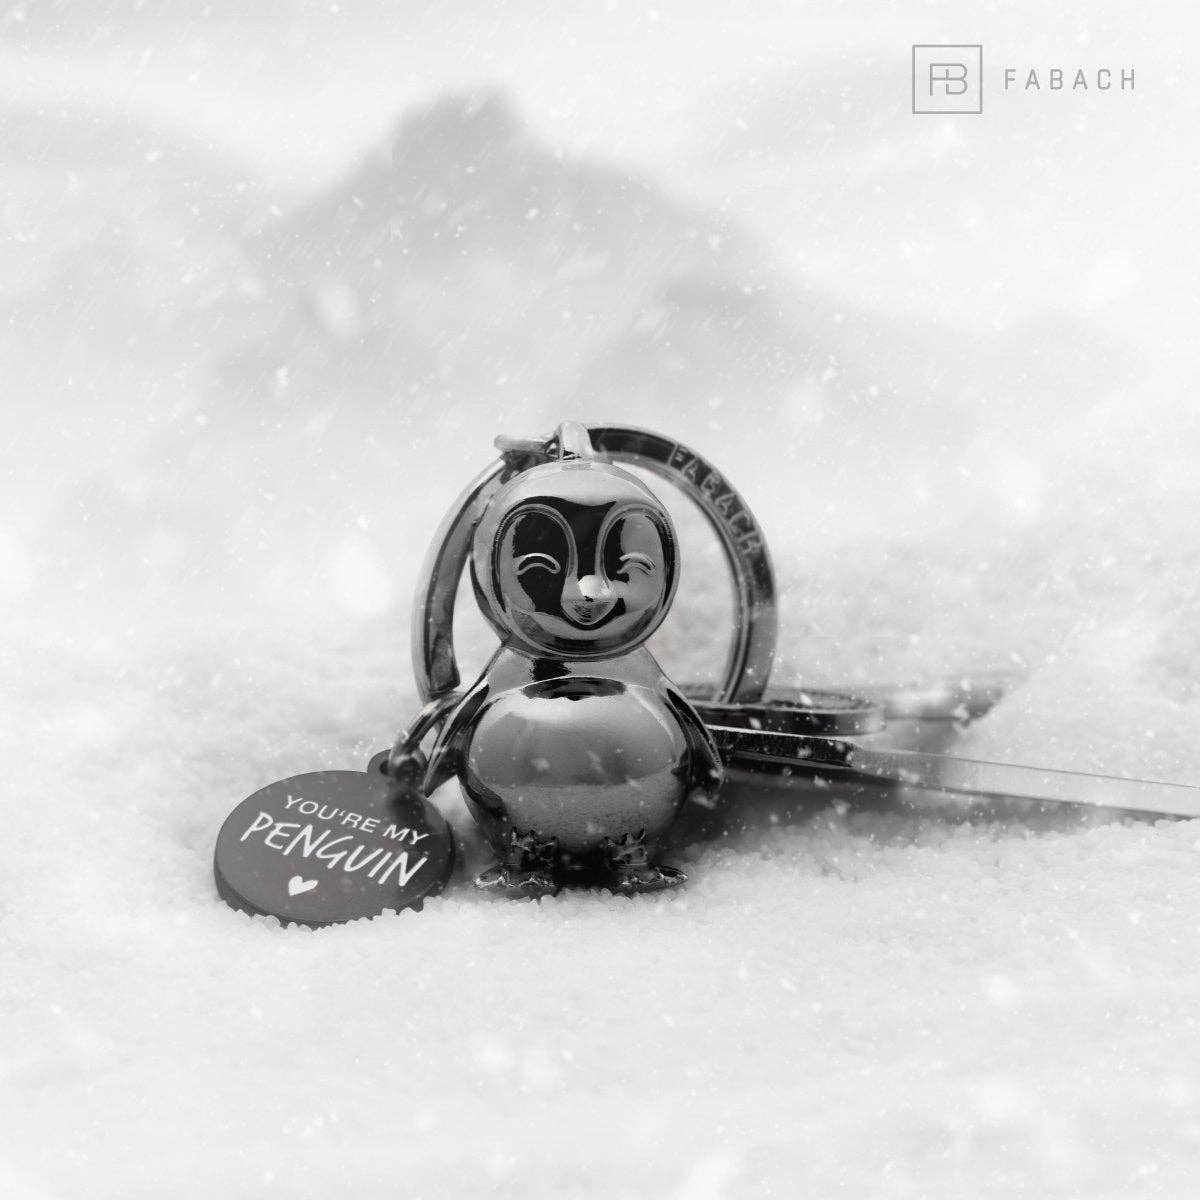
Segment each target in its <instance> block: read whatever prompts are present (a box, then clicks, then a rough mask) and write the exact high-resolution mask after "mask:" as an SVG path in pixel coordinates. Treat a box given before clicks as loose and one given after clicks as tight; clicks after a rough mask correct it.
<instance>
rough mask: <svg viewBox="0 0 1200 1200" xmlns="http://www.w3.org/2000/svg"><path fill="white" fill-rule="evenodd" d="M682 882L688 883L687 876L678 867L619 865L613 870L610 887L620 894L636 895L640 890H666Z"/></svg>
mask: <svg viewBox="0 0 1200 1200" xmlns="http://www.w3.org/2000/svg"><path fill="white" fill-rule="evenodd" d="M682 883H687V876H686V875H685V874H684V873H683V872H682V871H680V870H679V869H678V868H677V867H663V866H650V865H639V866H618V867H616V868H615V869H614V870H613V873H612V877H611V879H610V880H609V887H611V888H612V890H613V892H614V893H615V894H616V895H618V896H636V895H637V894H638V893H639V892H665V891H666V890H667V889H668V888H674V887H679V885H680V884H682Z"/></svg>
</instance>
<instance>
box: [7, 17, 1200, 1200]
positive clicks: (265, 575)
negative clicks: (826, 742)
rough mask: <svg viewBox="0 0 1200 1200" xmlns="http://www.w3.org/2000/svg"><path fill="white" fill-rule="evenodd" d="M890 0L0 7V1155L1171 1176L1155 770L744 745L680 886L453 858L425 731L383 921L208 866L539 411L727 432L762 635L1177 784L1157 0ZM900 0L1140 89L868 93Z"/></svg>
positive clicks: (115, 1164)
mask: <svg viewBox="0 0 1200 1200" xmlns="http://www.w3.org/2000/svg"><path fill="white" fill-rule="evenodd" d="M923 12H924V14H925V15H923V16H922V17H921V18H920V19H914V18H911V17H909V16H905V15H903V14H900V13H897V12H895V11H894V10H887V11H886V12H882V13H881V12H880V10H879V9H878V8H877V7H876V6H869V5H867V4H866V3H865V0H864V2H863V3H858V2H854V3H848V4H846V5H843V6H840V7H839V8H838V10H837V12H836V15H834V16H830V15H828V14H827V13H825V12H824V10H822V12H821V13H820V14H818V13H816V11H815V10H814V12H812V13H806V12H804V11H802V10H801V9H799V8H797V6H795V5H794V4H791V3H788V4H784V3H782V2H780V3H778V4H776V3H774V2H772V0H760V2H759V3H757V4H755V5H754V6H752V8H751V9H750V10H749V12H747V11H746V10H745V9H742V10H739V11H738V12H735V11H734V9H733V7H732V6H723V5H719V4H713V5H697V4H695V3H692V4H688V5H683V4H676V3H674V0H671V2H666V0H664V2H663V3H660V4H658V5H656V6H655V7H654V8H651V9H646V10H641V9H638V10H636V11H634V10H627V9H625V8H623V7H622V6H621V5H620V4H613V5H609V6H607V7H604V6H588V5H580V6H570V5H563V6H559V7H556V8H555V9H554V10H553V11H550V10H547V9H546V8H545V7H544V6H542V5H533V4H519V3H514V4H511V5H508V6H506V7H505V8H504V9H502V10H500V9H496V8H495V7H494V6H493V5H491V4H487V5H485V4H474V3H471V4H465V5H463V6H461V7H459V8H457V9H455V10H450V9H447V8H446V7H444V6H440V5H429V6H425V7H424V8H421V9H419V10H415V11H413V12H412V13H406V14H405V18H404V19H403V20H401V19H400V18H398V17H397V15H396V12H395V11H394V10H393V8H392V7H390V6H384V5H380V4H363V5H342V6H336V5H316V4H311V3H295V4H284V3H282V2H280V3H274V2H272V3H264V4H262V5H255V6H253V8H251V7H250V6H244V5H236V4H233V3H226V2H218V3H210V4H206V5H203V6H196V7H195V8H194V10H193V11H191V12H188V11H187V10H186V8H185V7H184V6H170V7H166V8H160V7H157V6H144V7H141V6H134V7H132V8H131V9H130V10H129V11H126V9H125V8H124V7H117V6H111V5H109V4H107V3H103V4H101V3H94V4H78V5H74V6H72V8H71V10H70V11H69V12H68V10H67V8H66V7H64V6H45V7H40V6H28V8H13V9H11V10H10V11H9V12H8V13H7V14H6V15H4V16H3V17H0V28H2V35H3V43H2V46H0V65H2V66H3V67H4V68H5V69H4V71H3V72H0V75H2V76H3V79H2V80H0V179H2V180H3V191H2V192H0V229H2V230H3V234H4V236H3V238H2V239H0V318H2V319H0V378H2V379H3V389H4V391H3V394H4V413H5V417H6V421H5V423H4V435H3V436H4V443H3V444H4V459H3V468H4V469H3V471H2V472H0V615H2V617H3V620H2V621H0V681H2V682H0V706H2V707H0V717H2V719H0V750H2V752H3V755H4V762H5V780H6V783H5V785H4V788H3V791H2V792H0V796H2V799H3V805H4V816H5V834H6V836H5V837H4V839H3V841H2V843H0V879H2V880H3V889H2V891H0V963H2V968H0V1131H2V1132H0V1195H3V1196H5V1197H7V1196H9V1195H11V1196H14V1197H84V1196H86V1197H97V1196H99V1197H108V1196H112V1197H129V1196H142V1195H145V1196H155V1197H161V1196H172V1197H175V1196H179V1197H192V1196H195V1197H201V1196H203V1197H207V1196H218V1195H219V1196H259V1195H276V1194H278V1195H287V1196H290V1197H307V1196H314V1197H315V1196H331V1195H333V1196H337V1195H347V1196H350V1195H355V1196H362V1197H372V1196H385V1195H387V1196H395V1195H400V1196H427V1197H430V1196H445V1195H462V1196H476V1195H495V1196H514V1197H517V1196H520V1197H522V1198H536V1197H558V1196H580V1197H588V1196H593V1195H594V1196H601V1195H603V1196H606V1197H608V1196H618V1197H624V1196H635V1195H636V1196H644V1195H647V1194H655V1195H663V1196H671V1197H675V1196H678V1197H688V1198H701V1197H742V1196H746V1197H755V1196H791V1195H808V1196H816V1197H823V1196H837V1195H844V1196H855V1197H857V1196H862V1197H876V1196H887V1197H893V1196H894V1197H947V1198H954V1200H959V1198H961V1197H965V1196H971V1197H976V1196H979V1197H984V1196H1001V1195H1003V1196H1006V1197H1011V1196H1031V1197H1052V1196H1063V1197H1066V1196H1072V1197H1075V1196H1078V1197H1089V1198H1090V1197H1110V1196H1111V1197H1126V1196H1138V1197H1140V1196H1169V1197H1189V1196H1194V1195H1195V1194H1196V1192H1197V1188H1198V1186H1200V1049H1198V1047H1200V1039H1198V1037H1197V1033H1198V1030H1197V1024H1196V1016H1195V1013H1196V1012H1197V1011H1200V1006H1198V1001H1200V974H1198V973H1197V970H1196V966H1195V963H1196V959H1197V949H1198V948H1200V946H1198V939H1197V935H1196V918H1195V915H1194V914H1195V913H1196V912H1197V911H1200V896H1198V895H1197V893H1198V891H1200V882H1197V880H1198V879H1200V872H1198V871H1197V862H1198V861H1200V859H1198V857H1197V854H1198V851H1200V826H1198V825H1197V823H1196V822H1161V823H1154V822H1149V821H1142V822H1135V823H1123V822H1119V821H1112V820H1107V819H1105V818H1103V816H1096V815H1093V816H1091V817H1089V818H1088V819H1087V820H1081V819H1080V818H1079V817H1077V816H1076V815H1074V814H1069V813H1062V814H1057V815H1052V816H1043V817H1039V818H1029V819H1027V820H1023V821H1017V820H1013V819H1006V820H1001V819H999V818H997V819H995V820H991V821H982V822H980V821H976V822H974V823H972V822H968V821H966V820H965V819H964V818H963V817H962V816H961V814H955V813H954V812H952V811H932V810H930V811H927V812H919V813H901V812H896V811H887V810H876V811H856V810H854V809H847V808H846V807H845V806H844V805H833V806H829V805H826V806H820V805H813V804H811V803H810V802H808V801H805V802H804V803H799V802H792V803H788V802H787V800H788V798H787V796H786V794H781V793H779V792H777V791H772V790H770V789H749V788H742V789H734V790H732V791H731V794H730V804H731V831H730V833H729V835H728V836H726V837H724V838H722V839H719V840H717V841H712V842H709V843H705V844H700V845H696V846H693V847H690V848H689V849H687V850H686V851H684V852H683V854H682V858H683V860H684V861H685V862H686V864H687V865H688V867H689V873H690V874H691V876H692V879H691V882H690V883H689V885H688V887H687V889H686V890H685V891H684V892H682V893H680V894H674V895H669V896H663V897H656V898H639V899H637V900H635V901H624V900H622V901H617V900H614V899H612V898H611V897H608V896H604V895H597V894H569V895H563V896H560V897H558V898H556V899H553V900H547V901H543V902H541V903H539V904H536V905H535V904H516V905H505V904H498V903H492V902H489V901H486V900H483V899H481V898H479V897H477V896H476V895H475V894H474V893H473V892H472V891H471V889H470V888H469V886H468V885H467V884H466V882H465V878H466V872H467V870H469V869H470V868H472V867H474V866H475V865H476V864H477V863H478V862H479V861H480V859H481V857H482V848H481V847H480V845H479V842H478V839H477V837H476V836H475V835H474V832H473V830H472V827H471V823H470V820H469V818H468V816H467V815H466V813H465V810H464V809H463V807H462V804H461V801H460V800H459V798H458V797H457V796H456V795H455V792H454V786H453V785H451V786H450V787H448V788H447V789H445V790H444V792H443V793H441V794H439V796H438V802H439V804H440V805H441V806H442V807H443V809H444V810H445V811H446V812H447V813H448V815H449V816H450V818H451V820H452V823H453V824H454V826H455V828H456V830H457V831H458V834H459V836H460V837H461V838H462V840H463V846H464V850H465V857H466V860H467V862H466V864H465V866H464V875H463V878H462V879H460V880H459V881H458V885H457V886H455V887H453V888H452V889H451V890H450V891H449V892H448V893H447V894H446V895H445V896H443V897H441V898H439V899H437V900H435V901H431V902H430V903H429V904H428V905H427V906H426V909H425V911H424V912H422V913H420V914H413V913H406V914H401V915H398V916H391V917H387V918H381V919H379V920H377V921H374V922H370V923H360V924H357V925H355V926H352V927H343V928H338V929H332V930H326V931H321V932H316V933H314V932H309V931H304V930H297V929H289V930H283V929H279V928H277V927H275V926H274V925H273V924H271V923H270V922H266V921H263V920H251V919H250V918H247V917H245V916H242V915H240V914H236V913H233V912H232V911H230V910H229V909H227V908H226V907H225V906H224V905H223V904H221V902H220V901H219V900H218V899H217V897H216V894H215V889H214V887H213V884H212V876H211V853H212V845H213V841H214V838H215V836H216V832H217V830H218V828H219V827H220V824H221V821H222V820H223V818H224V816H225V814H226V813H227V812H228V811H229V810H230V809H231V808H232V807H233V806H234V805H235V804H236V803H237V802H238V801H240V800H241V799H242V798H243V797H245V796H246V795H248V794H249V793H250V792H252V791H253V790H255V789H256V788H258V787H260V786H262V785H263V784H265V783H267V782H269V781H271V780H273V779H276V778H280V777H283V776H286V775H289V774H295V773H298V772H302V771H306V770H313V769H318V768H320V767H325V766H336V767H354V766H357V765H360V764H362V763H363V762H365V760H366V758H367V757H368V756H369V754H370V753H372V752H373V751H374V750H377V749H379V748H380V747H382V746H383V745H385V744H386V743H387V742H388V740H389V739H390V738H391V737H392V736H393V734H394V732H395V730H396V729H397V727H398V726H400V725H401V724H403V723H404V722H405V721H406V720H407V719H408V717H409V716H410V715H411V713H412V711H413V707H414V704H415V698H414V693H413V688H412V685H411V681H410V676H409V669H408V645H407V621H408V613H409V610H408V605H409V593H410V590H411V587H412V583H413V580H414V577H415V573H416V571H417V568H418V564H419V562H420V560H421V557H422V556H423V554H424V552H425V548H426V545H427V543H428V540H429V536H430V531H431V529H432V526H433V525H434V524H435V523H436V522H437V520H438V519H439V518H440V516H441V515H442V513H443V512H444V511H445V509H446V508H447V507H448V506H449V504H450V503H451V501H452V499H453V497H454V494H455V493H456V491H457V490H458V488H459V487H461V486H462V485H463V484H465V482H466V481H467V480H468V479H469V478H470V477H471V476H472V475H473V474H474V473H475V472H476V471H477V470H478V469H480V467H481V466H482V465H484V464H485V463H486V462H487V460H488V458H489V455H490V442H491V438H492V437H493V436H494V434H496V433H500V432H504V433H512V434H528V433H536V432H541V431H544V430H547V429H549V428H550V427H552V426H553V425H554V424H555V423H556V422H557V421H558V420H561V419H563V418H564V417H582V418H584V419H606V420H621V421H628V422H632V423H638V424H643V425H646V426H650V427H652V428H658V429H662V430H664V431H668V432H672V433H674V434H675V435H676V436H678V437H680V438H683V439H684V440H686V441H688V442H689V443H691V444H693V445H694V446H695V447H696V448H697V449H699V450H700V451H702V452H704V453H706V454H707V455H709V456H710V457H711V458H712V459H714V460H715V461H716V462H717V463H719V464H720V465H721V466H722V467H723V468H724V469H725V470H726V471H727V473H728V475H729V477H730V478H731V479H732V480H733V481H735V482H736V483H737V484H738V486H739V487H740V488H741V489H742V491H743V492H744V494H745V495H746V496H747V498H748V500H749V501H750V503H751V505H752V506H753V507H754V509H755V511H756V512H757V513H758V515H759V516H760V518H761V520H762V523H763V525H764V527H765V528H766V530H767V533H768V539H769V541H770V544H771V547H772V549H773V552H774V556H775V560H776V569H777V574H778V576H779V580H780V590H781V596H782V605H781V607H782V613H781V616H782V630H781V646H780V653H779V663H778V675H779V677H780V678H781V679H782V680H785V681H804V682H807V683H809V684H813V685H820V684H828V683H837V682H854V681H856V680H857V681H862V680H867V681H874V680H904V679H912V678H919V677H928V676H931V675H933V676H937V675H943V674H960V673H963V672H968V673H969V672H970V671H971V670H973V669H992V668H996V667H1011V666H1013V665H1014V664H1017V665H1021V666H1022V667H1023V668H1024V669H1026V670H1027V672H1028V680H1027V682H1026V683H1025V684H1024V686H1022V687H1021V688H1020V689H1019V690H1017V691H1015V692H1014V693H1013V694H1012V695H1011V696H1010V697H1008V698H1007V699H1006V700H1005V701H1004V702H1003V703H1002V704H1001V705H1000V706H999V707H998V708H997V709H996V710H995V711H994V712H993V713H992V714H991V715H990V716H989V717H988V718H987V719H986V720H984V721H981V722H979V723H978V724H977V725H975V726H973V727H972V728H971V729H969V730H968V731H966V732H965V733H964V735H963V736H962V739H961V741H960V744H959V745H960V749H961V750H962V751H963V752H964V753H971V754H975V755H977V756H981V757H989V758H999V759H1007V760H1012V761H1022V762H1030V763H1036V764H1041V765H1046V766H1060V767H1073V768H1078V769H1083V770H1093V771H1107V772H1112V773H1124V774H1129V775H1136V776H1144V777H1157V778H1165V779H1175V780H1183V781H1188V782H1192V783H1200V737H1198V736H1197V735H1198V734H1200V632H1198V631H1200V572H1198V571H1197V550H1196V546H1197V538H1196V512H1197V511H1198V508H1200V473H1198V472H1197V470H1196V467H1195V463H1196V461H1197V458H1198V454H1200V412H1198V410H1197V407H1196V403H1195V393H1196V385H1197V383H1198V382H1200V370H1198V366H1200V363H1198V356H1197V351H1196V345H1195V335H1194V330H1195V328H1196V326H1197V318H1198V317H1200V312H1198V311H1197V308H1198V307H1200V306H1198V304H1197V293H1196V290H1195V268H1196V263H1197V261H1198V260H1200V259H1198V254H1197V251H1198V249H1200V246H1198V239H1197V228H1196V224H1197V209H1196V205H1195V200H1194V197H1195V195H1196V190H1197V184H1198V183H1200V180H1198V179H1197V174H1198V172H1200V167H1198V162H1197V159H1196V156H1195V154H1194V152H1193V149H1194V146H1195V133H1194V130H1195V127H1196V122H1197V117H1198V116H1200V111H1198V110H1200V96H1198V95H1197V93H1196V90H1195V87H1194V85H1193V84H1192V83H1191V82H1190V75H1189V72H1188V70H1187V65H1188V64H1187V58H1186V55H1187V53H1188V51H1189V48H1190V45H1191V44H1192V42H1191V41H1189V39H1188V37H1187V36H1186V34H1187V33H1188V32H1190V31H1194V30H1195V26H1196V18H1195V15H1194V12H1193V11H1192V10H1191V9H1189V8H1185V7H1184V6H1182V5H1172V6H1168V7H1167V9H1163V10H1161V12H1160V14H1159V17H1160V19H1159V20H1157V21H1149V20H1146V19H1145V14H1144V13H1143V12H1142V11H1141V10H1140V9H1135V8H1134V7H1133V6H1132V5H1129V4H1119V3H1113V2H1107V3H1103V4H1090V5H1088V6H1087V7H1086V8H1084V7H1078V8H1071V7H1064V8H1060V9H1057V10H1055V12H1053V13H1050V12H1048V11H1047V10H1045V9H1044V8H1042V7H1038V6H1036V5H1033V4H1031V3H1030V4H1018V5H1014V6H1011V7H1010V8H1006V9H1005V10H1004V12H1002V13H1001V12H999V11H993V10H991V9H989V8H985V7H984V6H982V5H963V4H961V3H960V4H956V5H955V6H954V7H953V9H951V8H950V7H949V6H932V7H928V8H927V9H925V10H923ZM951 14H953V17H954V19H953V20H949V19H948V18H949V17H950V15H951ZM955 38H968V39H969V40H981V41H983V42H984V43H985V46H986V47H987V58H988V61H994V62H995V63H997V64H1004V63H1005V62H1012V63H1013V64H1014V65H1018V66H1021V65H1045V66H1050V65H1054V64H1055V63H1056V62H1058V63H1062V64H1063V65H1068V64H1070V63H1074V62H1075V61H1079V62H1081V63H1084V64H1092V65H1110V66H1114V67H1116V66H1120V65H1123V64H1129V65H1134V66H1136V68H1137V71H1138V88H1137V91H1136V92H1135V93H1134V94H1133V95H1124V96H1120V95H1109V96H1105V97H1101V96H1099V95H1092V96H1089V97H1072V96H1067V95H1060V96H1054V97H1051V96H1048V95H1043V96H1040V97H1038V96H1024V95H1014V96H1008V97H1000V96H996V97H990V98H989V100H988V102H987V109H986V111H985V114H984V116H983V117H982V118H980V119H965V118H954V119H947V120H944V121H943V120H939V119H937V118H915V117H912V116H911V115H910V114H909V113H908V112H907V103H908V79H907V71H908V46H909V45H910V44H911V43H912V42H916V41H952V40H954V39H955ZM993 101H994V102H993ZM678 516H679V519H680V522H681V525H682V527H683V529H684V533H685V543H686V547H687V558H686V560H685V563H684V574H683V580H682V584H681V588H680V597H679V600H678V602H677V606H676V611H675V612H674V613H673V614H672V617H671V619H670V621H669V622H668V624H667V625H666V626H664V629H663V631H662V632H661V634H660V635H659V636H658V637H657V638H656V649H657V650H658V652H659V654H660V656H661V658H662V660H663V662H664V664H665V665H666V666H667V667H668V668H669V669H670V670H671V672H672V673H673V674H674V675H675V676H676V677H677V678H679V679H684V680H686V679H696V678H701V677H703V676H705V675H711V674H712V672H713V671H714V670H715V669H716V665H717V664H718V663H719V662H720V659H721V655H722V651H723V648H722V647H721V646H720V644H719V642H718V641H716V640H714V638H713V630H714V629H720V628H722V627H724V626H726V625H727V623H728V614H729V600H728V597H727V595H726V594H725V584H724V582H723V577H722V571H723V568H722V567H721V563H720V559H719V556H718V554H717V552H716V550H715V547H714V546H713V544H712V539H711V537H709V536H707V535H706V534H705V533H704V532H703V530H701V529H699V528H697V526H696V522H695V520H694V518H693V517H691V516H690V514H689V513H688V512H687V510H686V508H685V507H684V506H678ZM464 608H465V609H466V610H469V609H470V604H469V602H465V603H464ZM461 626H462V627H461V629H460V638H461V642H462V649H463V658H464V662H465V663H466V665H467V669H468V671H469V670H470V669H471V668H472V667H473V668H475V669H477V668H478V666H479V665H480V664H481V663H482V661H483V658H484V655H485V654H486V652H487V648H488V634H487V632H486V630H485V628H484V627H483V625H482V622H481V621H479V619H478V617H477V616H475V615H473V614H472V613H471V612H470V611H464V612H463V614H462V619H461ZM831 798H832V799H834V800H836V799H837V797H831Z"/></svg>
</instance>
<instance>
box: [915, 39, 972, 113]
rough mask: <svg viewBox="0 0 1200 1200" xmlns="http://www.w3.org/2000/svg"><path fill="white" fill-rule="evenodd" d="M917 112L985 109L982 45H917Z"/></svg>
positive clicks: (953, 111) (963, 111)
mask: <svg viewBox="0 0 1200 1200" xmlns="http://www.w3.org/2000/svg"><path fill="white" fill-rule="evenodd" d="M912 100H913V103H912V110H913V112H915V113H981V112H983V47H982V46H914V47H913V48H912Z"/></svg>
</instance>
